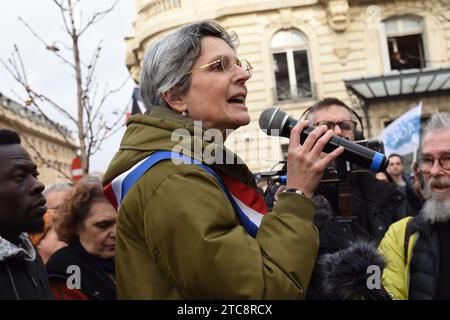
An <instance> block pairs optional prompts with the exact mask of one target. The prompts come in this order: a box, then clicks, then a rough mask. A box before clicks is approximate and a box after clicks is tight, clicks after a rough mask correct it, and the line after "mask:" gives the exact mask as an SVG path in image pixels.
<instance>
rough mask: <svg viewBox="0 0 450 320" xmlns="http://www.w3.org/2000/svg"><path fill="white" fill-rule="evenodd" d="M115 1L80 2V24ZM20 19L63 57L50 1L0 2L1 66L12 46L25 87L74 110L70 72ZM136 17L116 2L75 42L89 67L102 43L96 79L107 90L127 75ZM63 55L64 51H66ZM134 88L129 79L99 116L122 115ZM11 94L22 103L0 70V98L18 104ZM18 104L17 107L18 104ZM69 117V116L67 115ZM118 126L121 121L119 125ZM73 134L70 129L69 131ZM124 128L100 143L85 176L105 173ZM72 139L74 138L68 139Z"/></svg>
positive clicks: (131, 4) (128, 4)
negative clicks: (127, 45) (118, 112)
mask: <svg viewBox="0 0 450 320" xmlns="http://www.w3.org/2000/svg"><path fill="white" fill-rule="evenodd" d="M114 2H115V0H81V1H80V6H81V7H82V8H83V16H84V17H85V19H86V18H87V17H90V16H92V13H93V12H95V11H98V10H104V9H106V8H108V7H109V6H111V5H112V4H113V3H114ZM19 16H20V17H22V18H23V20H25V21H26V22H27V23H28V24H29V25H30V26H31V27H32V28H33V29H34V30H35V31H36V33H38V34H39V35H40V36H41V37H42V38H43V39H44V40H46V41H47V42H48V43H53V42H55V45H56V46H57V47H59V48H60V49H61V51H64V49H63V46H62V45H61V43H58V42H57V41H62V42H65V43H69V42H68V39H67V36H66V34H65V33H64V32H63V31H62V29H61V28H62V20H61V18H60V15H59V9H58V8H57V7H56V5H55V4H54V2H53V0H0V30H1V44H0V45H1V47H0V48H1V50H0V57H1V58H2V59H3V60H6V59H7V58H8V57H10V56H11V53H12V52H13V45H14V44H17V45H18V47H19V49H20V51H21V54H22V57H23V60H24V64H25V68H26V70H27V75H28V80H29V82H30V83H31V84H32V85H33V86H34V87H35V88H37V89H38V90H40V91H41V92H42V93H45V94H46V95H48V96H49V97H51V98H52V99H55V100H56V101H57V102H58V103H60V104H61V105H63V106H65V107H66V108H67V109H68V110H75V106H76V87H75V80H74V78H73V77H72V76H71V73H70V68H69V67H68V66H67V65H65V64H63V63H61V62H60V60H58V59H57V58H56V57H55V56H54V55H53V54H52V53H50V52H49V51H47V50H45V48H44V47H43V45H42V44H41V43H40V42H39V41H38V40H37V39H36V38H35V37H34V36H33V35H32V34H31V33H30V32H29V31H28V30H27V29H26V27H25V26H24V25H23V24H22V23H21V22H20V21H19V20H18V17H19ZM135 17H136V9H135V1H134V0H119V2H118V4H117V5H116V7H115V9H114V10H113V11H112V12H111V13H109V14H108V15H107V16H106V17H105V18H104V19H103V20H101V21H100V22H99V23H97V24H96V25H94V26H92V27H91V28H90V29H89V30H88V31H87V32H86V33H85V34H84V36H83V38H82V39H81V52H82V55H83V57H84V60H85V61H89V59H90V57H91V55H92V53H93V51H94V49H95V46H96V45H97V43H98V41H99V40H101V39H103V50H102V55H101V59H100V60H99V63H98V66H97V77H98V80H99V82H100V84H102V85H104V84H108V85H109V87H110V88H114V87H117V86H119V85H120V84H121V83H122V82H123V81H124V80H125V79H126V78H127V76H128V75H129V73H128V70H127V68H126V66H125V55H126V53H125V42H124V38H125V37H126V36H130V35H133V28H132V23H133V21H134V20H135ZM66 52H67V51H66ZM133 88H134V82H133V80H131V78H130V79H129V80H128V82H127V83H126V85H125V87H124V88H123V89H122V90H121V91H120V92H119V93H116V94H115V95H113V96H112V97H111V99H109V103H108V104H107V105H106V107H105V108H104V109H103V110H104V114H105V115H109V117H112V113H113V111H114V110H123V109H124V108H125V107H126V105H127V104H128V103H129V101H130V98H131V94H132V90H133ZM12 91H14V92H15V93H17V94H18V95H19V96H21V97H26V95H25V93H24V91H23V89H21V87H20V86H19V85H17V84H16V83H15V80H14V79H13V78H12V77H11V76H10V74H9V73H8V72H7V71H6V70H5V69H4V67H3V66H2V65H0V92H2V94H4V95H6V96H8V97H10V98H12V99H13V100H16V101H18V99H17V97H16V96H15V94H14V93H13V92H12ZM18 102H21V101H18ZM72 113H73V112H72ZM51 114H52V117H53V118H54V120H56V121H57V122H59V123H61V124H64V125H66V126H69V122H68V120H65V119H64V118H63V117H62V116H59V115H58V114H56V113H54V112H53V113H51ZM121 123H123V121H121ZM69 128H70V129H73V127H72V126H69ZM124 131H125V128H122V129H121V130H120V131H119V132H118V133H117V134H115V135H114V136H113V137H112V138H110V139H108V140H107V141H105V142H104V143H103V147H102V150H100V151H99V152H98V153H97V154H95V155H94V157H93V158H92V163H91V172H93V171H100V172H104V171H105V170H106V167H107V165H108V164H109V161H110V160H111V158H112V157H113V155H114V153H115V151H116V150H117V149H118V146H119V144H120V140H121V137H122V135H123V132H124ZM74 138H76V137H75V135H74Z"/></svg>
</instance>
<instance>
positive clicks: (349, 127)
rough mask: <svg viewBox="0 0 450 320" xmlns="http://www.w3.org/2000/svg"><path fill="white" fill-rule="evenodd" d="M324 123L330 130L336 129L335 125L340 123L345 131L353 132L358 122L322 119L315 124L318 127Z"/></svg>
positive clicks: (340, 126)
mask: <svg viewBox="0 0 450 320" xmlns="http://www.w3.org/2000/svg"><path fill="white" fill-rule="evenodd" d="M323 125H326V126H327V128H328V130H334V127H335V126H336V125H338V126H339V128H341V130H342V131H343V132H353V131H355V129H356V122H355V121H353V120H344V121H340V122H333V121H320V122H318V123H316V124H315V126H316V127H318V126H323Z"/></svg>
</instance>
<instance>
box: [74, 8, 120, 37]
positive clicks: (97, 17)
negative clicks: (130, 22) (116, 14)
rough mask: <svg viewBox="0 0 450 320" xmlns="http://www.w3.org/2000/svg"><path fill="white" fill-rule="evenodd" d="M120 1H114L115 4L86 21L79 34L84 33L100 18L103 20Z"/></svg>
mask: <svg viewBox="0 0 450 320" xmlns="http://www.w3.org/2000/svg"><path fill="white" fill-rule="evenodd" d="M118 2H119V0H116V2H114V4H113V5H112V6H111V7H109V9H106V10H104V11H99V12H96V13H95V14H94V15H93V16H92V17H91V18H90V19H89V20H88V22H87V23H86V25H85V26H84V27H83V28H81V29H80V32H79V33H78V35H80V36H81V35H82V34H83V33H84V32H85V31H86V30H87V29H88V28H89V27H90V26H91V25H93V24H95V23H97V22H99V21H100V20H102V19H103V18H104V17H105V16H106V15H107V14H108V13H110V12H111V11H112V10H113V9H114V7H115V6H116V4H117V3H118Z"/></svg>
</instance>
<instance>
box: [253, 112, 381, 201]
mask: <svg viewBox="0 0 450 320" xmlns="http://www.w3.org/2000/svg"><path fill="white" fill-rule="evenodd" d="M259 126H260V128H261V129H262V130H264V131H265V132H266V133H267V134H268V135H275V136H282V137H287V138H290V137H291V139H290V141H289V150H290V151H291V153H292V155H291V157H290V158H291V161H289V151H288V173H289V162H291V169H292V170H293V172H292V173H289V174H288V182H287V183H288V184H289V183H290V182H292V181H290V180H292V177H291V179H290V177H289V175H291V176H293V175H296V173H295V172H296V171H299V173H298V174H300V175H301V178H302V180H306V179H307V178H309V179H312V180H311V181H309V182H308V181H305V182H307V183H309V184H312V185H313V186H314V188H315V187H317V185H318V183H319V181H320V177H321V174H322V172H323V170H325V167H326V166H327V165H328V164H329V163H330V162H331V161H332V160H333V159H335V158H336V157H338V156H339V157H340V158H342V159H344V160H347V161H349V162H351V163H354V164H357V165H359V166H361V167H363V168H366V169H370V170H372V171H374V172H380V171H385V170H386V168H387V166H388V164H389V161H388V159H387V158H386V156H385V155H384V154H382V153H379V152H376V151H374V150H371V149H369V148H366V147H363V146H360V145H358V144H356V143H354V142H351V141H348V140H347V139H344V138H342V137H338V136H335V135H333V132H332V131H329V132H327V133H326V134H325V132H326V127H325V126H323V127H322V128H321V127H318V128H314V127H311V126H308V123H307V121H303V122H300V123H298V121H297V120H296V119H294V118H292V117H289V116H288V115H287V114H286V113H285V112H284V111H282V110H281V109H280V108H268V109H266V110H264V111H263V112H262V113H261V115H260V117H259ZM291 145H292V146H291ZM316 145H317V146H316ZM300 147H302V148H300ZM341 148H343V149H342V150H341ZM319 149H320V151H319V154H317V152H318V150H319ZM338 150H339V151H338ZM322 151H323V152H325V153H328V155H327V156H326V157H325V158H323V159H321V158H320V153H321V152H322ZM299 153H301V154H299ZM322 160H323V161H322ZM293 161H294V162H299V161H300V162H305V163H306V164H307V165H308V166H307V167H306V168H302V169H299V168H298V166H300V167H303V165H296V164H293V163H292V162H293ZM324 163H326V164H325V165H324ZM322 165H324V167H323V168H322ZM292 166H295V167H292ZM305 169H306V170H305ZM311 170H313V171H314V172H313V171H311ZM315 170H318V171H320V170H322V171H321V172H320V176H319V178H318V179H319V180H317V184H316V178H317V172H315ZM305 174H306V176H305ZM311 175H312V176H311ZM288 188H289V185H288ZM298 188H299V189H301V188H300V187H298ZM301 190H302V191H303V192H304V193H306V192H305V190H303V189H301ZM314 190H315V189H314ZM314 190H313V192H314Z"/></svg>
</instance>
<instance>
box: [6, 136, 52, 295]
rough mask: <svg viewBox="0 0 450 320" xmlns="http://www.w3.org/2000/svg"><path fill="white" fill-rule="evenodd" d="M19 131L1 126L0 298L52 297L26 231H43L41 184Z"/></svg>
mask: <svg viewBox="0 0 450 320" xmlns="http://www.w3.org/2000/svg"><path fill="white" fill-rule="evenodd" d="M20 142H21V141H20V137H19V135H18V134H17V133H16V132H14V131H10V130H5V129H2V130H0V163H1V166H0V284H1V285H0V299H17V300H22V299H33V300H34V299H51V298H52V295H51V291H50V286H49V284H48V279H47V274H46V272H45V268H44V265H43V263H42V260H41V258H40V256H39V254H37V253H36V250H35V248H34V247H33V245H32V244H31V242H30V240H29V239H28V235H27V232H42V231H43V228H44V220H43V215H44V213H45V212H46V211H47V207H46V206H45V198H44V196H43V194H42V191H43V190H44V185H43V184H42V183H41V182H39V181H38V180H37V176H38V172H37V170H36V169H37V168H36V165H35V164H34V163H33V161H32V160H31V158H30V155H29V154H28V153H27V152H26V151H25V149H23V148H22V146H21V145H20Z"/></svg>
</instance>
